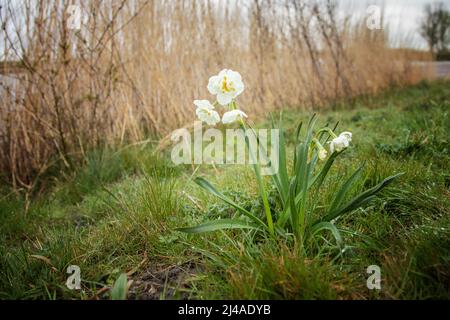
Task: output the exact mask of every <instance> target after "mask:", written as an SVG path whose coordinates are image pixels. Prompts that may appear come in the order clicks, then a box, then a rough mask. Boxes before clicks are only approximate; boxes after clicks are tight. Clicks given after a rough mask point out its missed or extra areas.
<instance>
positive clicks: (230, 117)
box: [222, 110, 247, 124]
mask: <svg viewBox="0 0 450 320" xmlns="http://www.w3.org/2000/svg"><path fill="white" fill-rule="evenodd" d="M244 117H245V118H247V115H246V114H245V112H243V111H241V110H231V111H228V112H225V114H224V115H223V117H222V123H223V124H228V123H233V122H235V121H237V120H239V119H242V118H244Z"/></svg>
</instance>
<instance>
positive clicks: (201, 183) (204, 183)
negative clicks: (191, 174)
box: [194, 177, 267, 229]
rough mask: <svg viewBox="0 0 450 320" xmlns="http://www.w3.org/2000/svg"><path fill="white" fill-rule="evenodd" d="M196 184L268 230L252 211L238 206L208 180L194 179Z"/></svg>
mask: <svg viewBox="0 0 450 320" xmlns="http://www.w3.org/2000/svg"><path fill="white" fill-rule="evenodd" d="M194 181H195V183H197V184H198V185H199V186H200V187H202V188H203V189H205V190H206V191H208V192H209V193H211V194H213V195H215V196H216V197H218V198H219V199H221V200H223V201H225V202H226V203H228V204H229V205H230V206H232V207H234V208H236V209H238V210H239V211H240V212H241V213H242V214H244V215H245V216H247V217H249V218H250V219H252V220H253V221H255V222H256V223H257V224H259V225H260V226H262V227H264V228H266V229H267V226H266V224H265V223H264V222H263V221H262V220H261V219H259V218H258V217H256V216H255V215H253V214H252V213H251V212H250V211H248V210H245V209H244V208H242V207H241V206H240V205H238V204H237V203H235V202H234V201H233V200H231V199H230V198H228V197H227V196H225V195H224V194H223V193H221V192H220V191H218V190H217V189H216V188H214V187H213V186H212V185H211V184H210V183H209V182H208V181H207V180H205V179H203V178H202V177H197V178H195V179H194Z"/></svg>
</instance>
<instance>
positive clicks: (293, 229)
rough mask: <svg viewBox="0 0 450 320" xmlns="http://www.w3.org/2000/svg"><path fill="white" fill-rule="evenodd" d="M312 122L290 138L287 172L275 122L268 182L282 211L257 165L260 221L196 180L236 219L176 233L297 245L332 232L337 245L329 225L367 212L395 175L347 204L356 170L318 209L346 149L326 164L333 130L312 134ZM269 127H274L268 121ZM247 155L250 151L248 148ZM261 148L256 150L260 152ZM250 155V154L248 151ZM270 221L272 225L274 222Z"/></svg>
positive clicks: (357, 175)
mask: <svg viewBox="0 0 450 320" xmlns="http://www.w3.org/2000/svg"><path fill="white" fill-rule="evenodd" d="M316 120H317V117H316V116H315V115H314V116H313V117H311V119H310V121H309V122H308V125H307V128H306V132H305V133H304V135H303V136H302V134H301V132H302V123H300V124H299V125H298V127H297V130H296V133H295V137H296V139H295V149H294V157H293V159H294V160H293V165H292V169H289V166H288V161H287V158H286V142H285V136H284V131H283V129H282V127H283V126H282V118H281V116H280V120H279V125H278V127H279V130H280V131H279V132H280V137H279V153H278V158H277V161H278V164H279V170H278V172H276V173H275V174H274V175H272V176H271V177H272V182H273V185H274V186H275V189H276V190H277V193H278V196H279V199H280V200H281V210H280V212H277V214H274V212H272V211H273V208H271V206H270V205H269V201H268V192H267V191H266V187H265V186H264V181H263V179H262V176H261V168H260V166H259V164H255V165H254V171H255V176H256V180H257V183H258V188H259V194H260V196H261V199H262V203H263V207H264V213H265V219H264V218H263V217H262V216H261V215H257V214H255V213H254V212H251V211H249V210H247V209H245V208H244V207H243V206H241V205H239V204H238V203H237V202H235V201H233V200H232V199H230V197H227V196H226V195H225V194H224V193H222V192H220V191H219V190H217V189H216V188H215V187H214V186H213V185H212V184H211V183H209V182H208V181H207V180H205V179H204V178H201V177H197V178H196V179H195V182H196V183H197V184H198V185H199V186H200V187H202V188H203V189H205V190H207V191H208V192H210V193H211V194H213V195H215V196H217V197H218V198H220V199H222V200H223V201H224V202H225V203H227V204H229V205H230V206H232V207H233V208H235V209H236V210H238V212H240V213H241V214H242V216H241V217H238V218H234V219H220V220H214V221H209V222H206V223H203V224H201V225H198V226H195V227H188V228H179V229H178V230H179V231H183V232H186V233H202V232H211V231H216V230H222V229H253V230H255V231H256V232H262V233H264V234H266V235H268V236H269V237H272V238H282V239H286V238H288V237H289V236H292V235H293V236H294V237H295V238H296V239H297V241H298V242H299V243H301V244H304V243H306V241H308V240H309V239H311V238H312V237H314V236H316V235H318V234H319V233H321V232H324V231H328V232H331V234H332V235H333V237H334V239H335V240H336V242H337V244H339V245H341V242H342V237H341V235H340V232H339V230H338V228H337V227H336V226H335V224H334V223H333V222H334V220H335V219H337V218H338V217H340V216H342V215H344V214H347V213H350V212H352V211H354V210H356V209H358V208H360V207H363V206H366V205H367V204H368V203H369V202H370V201H371V200H373V199H374V198H375V196H376V194H377V193H379V192H380V191H381V190H382V189H383V188H384V187H386V186H387V185H388V184H390V183H391V182H392V181H394V179H395V178H397V177H398V176H399V175H400V174H397V175H393V176H390V177H388V178H386V179H384V180H383V181H381V182H380V183H379V184H377V185H375V186H374V187H372V188H369V189H367V190H365V191H363V192H361V193H359V194H357V195H355V196H353V198H351V199H350V200H347V198H348V195H349V194H350V191H351V190H353V187H354V186H355V185H357V184H358V183H359V182H360V179H361V173H362V171H363V165H361V166H360V167H359V168H358V169H357V170H356V171H355V172H354V173H353V174H352V175H351V176H350V178H348V179H347V180H346V181H345V182H344V183H342V184H341V185H340V186H339V187H338V188H337V189H336V192H335V196H334V198H333V199H332V200H331V202H329V203H319V199H320V197H319V196H318V195H319V193H320V192H321V188H323V187H324V184H323V183H324V181H325V179H326V177H327V175H328V173H329V171H330V169H331V167H332V166H333V163H334V162H335V161H336V159H337V158H338V157H339V156H340V155H341V154H342V153H343V152H345V148H344V149H341V150H334V152H332V153H331V155H330V156H329V157H327V158H326V160H324V161H321V160H320V159H319V158H324V157H323V153H322V154H321V152H323V151H324V149H323V147H322V145H325V144H326V143H327V142H328V141H329V140H330V138H334V139H336V138H337V136H336V134H335V133H334V130H335V129H336V127H335V128H334V129H331V128H329V127H327V126H325V127H323V128H320V129H319V130H315V124H316ZM272 126H273V127H275V125H274V122H273V121H272ZM246 141H247V146H248V149H250V148H251V146H250V144H249V143H248V136H247V135H246ZM260 147H261V146H260ZM250 153H251V150H250ZM318 207H321V208H322V210H324V211H325V213H324V214H323V215H322V216H320V217H316V216H315V215H314V214H313V213H314V211H315V210H316V209H317V208H318ZM274 218H276V220H275V221H274Z"/></svg>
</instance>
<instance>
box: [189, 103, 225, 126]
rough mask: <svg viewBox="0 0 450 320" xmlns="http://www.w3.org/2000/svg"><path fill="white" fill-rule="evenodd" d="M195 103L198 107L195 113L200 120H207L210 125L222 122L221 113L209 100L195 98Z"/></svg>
mask: <svg viewBox="0 0 450 320" xmlns="http://www.w3.org/2000/svg"><path fill="white" fill-rule="evenodd" d="M194 104H195V106H196V107H197V109H196V110H195V113H196V114H197V117H198V119H199V120H200V121H203V122H206V123H207V124H208V125H210V126H214V125H216V123H218V122H220V115H219V114H218V113H217V111H215V110H214V106H213V105H212V104H211V103H210V102H209V101H208V100H194Z"/></svg>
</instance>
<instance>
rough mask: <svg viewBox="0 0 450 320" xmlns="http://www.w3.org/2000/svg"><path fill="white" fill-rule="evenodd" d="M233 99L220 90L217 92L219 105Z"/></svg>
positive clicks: (223, 104) (224, 104) (226, 103)
mask: <svg viewBox="0 0 450 320" xmlns="http://www.w3.org/2000/svg"><path fill="white" fill-rule="evenodd" d="M232 100H233V96H231V95H229V94H224V93H222V92H220V93H218V94H217V102H219V104H220V105H222V106H226V105H228V104H230V102H231V101H232Z"/></svg>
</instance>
